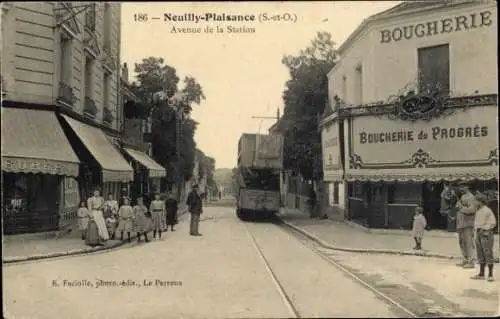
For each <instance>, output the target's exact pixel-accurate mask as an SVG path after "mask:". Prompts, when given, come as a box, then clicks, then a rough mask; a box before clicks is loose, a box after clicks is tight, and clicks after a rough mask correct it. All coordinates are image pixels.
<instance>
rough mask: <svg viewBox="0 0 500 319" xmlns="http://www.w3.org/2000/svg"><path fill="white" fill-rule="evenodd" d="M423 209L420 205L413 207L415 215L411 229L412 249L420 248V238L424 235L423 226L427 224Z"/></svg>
mask: <svg viewBox="0 0 500 319" xmlns="http://www.w3.org/2000/svg"><path fill="white" fill-rule="evenodd" d="M423 213H424V210H423V209H422V207H421V206H417V207H416V208H415V216H413V229H412V233H411V234H412V237H413V238H414V239H415V244H416V245H415V247H413V249H416V250H420V249H422V238H423V237H424V231H425V227H426V226H427V220H426V219H425V216H424V214H423Z"/></svg>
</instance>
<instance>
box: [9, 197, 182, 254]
mask: <svg viewBox="0 0 500 319" xmlns="http://www.w3.org/2000/svg"><path fill="white" fill-rule="evenodd" d="M186 212H187V208H186V207H182V208H181V209H179V219H181V218H182V216H183V215H184V213H186ZM118 236H119V235H118ZM132 238H133V239H135V238H136V235H135V234H132ZM125 244H128V241H120V240H109V241H107V242H106V244H105V245H104V246H99V247H89V246H87V245H85V241H84V240H82V239H81V238H80V232H79V231H78V230H77V231H72V232H71V233H70V234H68V235H65V236H63V237H52V238H36V237H33V236H23V235H19V236H3V239H2V245H3V247H2V248H3V249H2V250H3V254H2V262H3V263H4V264H7V263H15V262H23V261H28V260H36V259H46V258H55V257H61V256H68V255H79V254H88V253H94V252H98V251H103V250H108V249H112V248H117V247H120V246H123V245H125Z"/></svg>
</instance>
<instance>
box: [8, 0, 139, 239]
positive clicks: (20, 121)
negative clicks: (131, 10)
mask: <svg viewBox="0 0 500 319" xmlns="http://www.w3.org/2000/svg"><path fill="white" fill-rule="evenodd" d="M120 30H121V5H120V4H119V3H116V2H102V3H93V2H9V3H7V4H3V6H2V38H3V44H4V45H3V47H2V82H3V85H2V91H3V92H2V93H3V101H2V124H3V125H2V175H3V180H4V183H3V185H2V191H3V195H4V200H3V203H2V208H3V209H2V211H4V212H5V213H4V232H5V233H6V234H13V233H21V232H38V231H52V230H60V229H62V228H64V227H66V226H67V225H68V224H71V222H72V221H74V219H75V217H76V210H77V207H78V205H79V203H80V201H82V200H85V199H86V198H87V197H88V196H89V195H90V193H91V191H92V189H93V188H94V187H100V188H101V189H102V193H105V194H108V193H112V194H113V196H115V197H117V196H118V195H119V194H120V191H121V190H122V189H123V188H124V187H125V188H126V187H127V185H128V183H129V182H130V181H131V180H132V179H133V170H132V168H131V167H130V165H129V164H128V162H127V161H126V160H125V159H124V158H123V156H122V155H121V154H120V151H119V148H120V130H121V127H122V122H123V115H122V105H121V104H120V103H119V94H118V92H119V86H120V81H119V61H120V37H121V34H120Z"/></svg>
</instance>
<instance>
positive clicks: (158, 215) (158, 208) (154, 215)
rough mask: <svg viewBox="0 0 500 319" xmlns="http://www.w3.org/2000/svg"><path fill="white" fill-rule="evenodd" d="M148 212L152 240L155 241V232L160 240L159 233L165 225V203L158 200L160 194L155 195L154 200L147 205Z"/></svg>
mask: <svg viewBox="0 0 500 319" xmlns="http://www.w3.org/2000/svg"><path fill="white" fill-rule="evenodd" d="M149 211H150V212H151V219H152V221H153V239H156V233H157V232H158V238H159V239H161V231H162V230H163V225H164V224H165V222H164V220H165V202H164V201H162V200H161V199H160V194H158V193H156V194H155V195H154V200H153V201H151V204H150V205H149Z"/></svg>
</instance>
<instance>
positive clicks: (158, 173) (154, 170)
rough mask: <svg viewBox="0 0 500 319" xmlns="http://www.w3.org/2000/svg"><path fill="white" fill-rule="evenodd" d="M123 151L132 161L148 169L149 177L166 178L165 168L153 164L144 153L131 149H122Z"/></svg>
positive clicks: (155, 163)
mask: <svg viewBox="0 0 500 319" xmlns="http://www.w3.org/2000/svg"><path fill="white" fill-rule="evenodd" d="M124 150H125V152H127V154H128V155H130V156H131V157H132V158H133V159H134V160H136V161H138V162H139V163H141V165H143V166H145V167H146V168H147V169H148V171H149V176H150V177H165V176H167V171H166V170H165V168H164V167H163V166H161V165H160V164H158V163H157V162H155V160H153V159H152V158H151V157H149V156H148V155H147V154H146V153H144V152H141V151H137V150H134V149H131V148H124Z"/></svg>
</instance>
